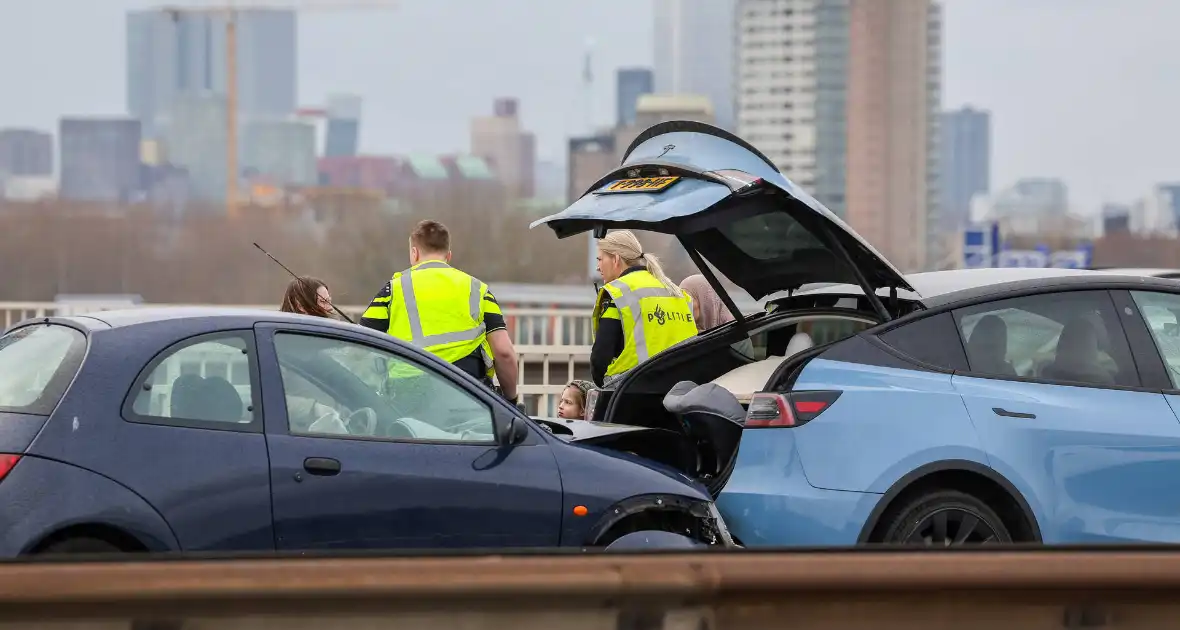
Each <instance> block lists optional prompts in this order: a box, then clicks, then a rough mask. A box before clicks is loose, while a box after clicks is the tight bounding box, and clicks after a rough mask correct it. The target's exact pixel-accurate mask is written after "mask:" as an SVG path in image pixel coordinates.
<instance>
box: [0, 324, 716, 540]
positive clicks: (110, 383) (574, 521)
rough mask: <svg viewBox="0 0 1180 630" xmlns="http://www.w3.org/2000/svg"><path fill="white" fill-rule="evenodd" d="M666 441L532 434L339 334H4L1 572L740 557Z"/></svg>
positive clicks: (219, 329) (435, 368)
mask: <svg viewBox="0 0 1180 630" xmlns="http://www.w3.org/2000/svg"><path fill="white" fill-rule="evenodd" d="M660 437H661V435H660V434H659V432H658V431H655V430H651V429H643V428H639V427H618V426H612V425H596V424H593V423H586V422H578V423H563V422H548V421H537V420H533V419H529V418H526V417H525V416H523V415H521V414H520V412H519V411H517V410H516V409H515V408H514V407H513V406H512V405H509V404H507V403H506V402H505V401H503V400H502V399H500V398H499V397H497V396H496V395H495V393H494V392H492V391H490V390H488V389H487V388H485V387H483V386H482V385H480V384H479V383H478V382H477V381H475V380H474V379H472V378H470V377H469V376H467V375H465V374H463V373H462V372H460V371H459V370H456V369H454V368H453V367H452V366H450V365H449V364H446V363H444V362H442V361H439V360H438V359H436V358H435V357H433V356H431V355H429V354H427V353H424V352H422V351H420V350H418V349H416V348H413V347H411V346H409V345H407V344H404V343H401V342H398V341H396V340H394V339H392V338H390V337H388V336H386V335H381V334H378V333H375V332H373V331H369V330H367V329H364V328H362V327H359V326H353V325H350V324H345V323H339V322H334V321H331V320H325V319H318V318H311V317H305V316H299V315H287V314H284V313H278V312H271V311H246V310H230V309H212V308H209V309H188V308H185V309H177V308H170V309H135V310H127V311H110V312H103V313H96V314H91V315H86V316H76V317H63V318H48V319H38V320H35V321H28V322H23V323H21V324H19V325H17V326H15V327H14V328H12V329H11V330H9V331H7V332H6V333H5V334H4V335H3V337H0V453H4V455H0V556H4V557H12V556H17V555H24V554H36V553H47V552H53V553H62V552H112V551H124V552H133V551H153V552H159V551H180V550H183V551H258V550H280V551H289V550H312V549H326V548H328V549H399V548H400V549H407V548H414V549H422V548H442V547H446V548H475V547H479V548H495V547H551V546H573V547H610V546H617V547H623V546H635V545H638V546H644V545H648V546H687V545H696V546H700V545H731V544H733V543H732V539H731V538H730V536H729V534H728V532H727V530H726V527H725V524H724V522H722V520H721V518H720V516H719V515H718V513H717V510H716V508H715V506H714V504H713V501H712V498H711V497H710V495H709V493H708V492H707V491H706V490H705V488H704V487H703V486H701V485H700V484H699V483H698V482H697V481H695V480H694V479H692V478H690V477H687V476H685V475H683V474H681V473H679V472H676V471H675V470H674V469H672V468H671V467H666V466H664V465H661V464H659V463H655V462H652V461H649V460H644V459H640V458H639V457H637V456H635V455H633V454H631V452H633V451H635V450H637V447H636V444H638V443H640V442H643V441H644V440H650V439H659V438H660ZM663 437H667V435H664V436H663Z"/></svg>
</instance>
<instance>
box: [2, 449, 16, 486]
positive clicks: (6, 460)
mask: <svg viewBox="0 0 1180 630" xmlns="http://www.w3.org/2000/svg"><path fill="white" fill-rule="evenodd" d="M19 461H20V455H0V480H2V479H4V478H5V477H6V476H8V473H9V472H10V471H11V470H12V468H13V466H16V463H17V462H19Z"/></svg>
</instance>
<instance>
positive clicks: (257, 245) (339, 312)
mask: <svg viewBox="0 0 1180 630" xmlns="http://www.w3.org/2000/svg"><path fill="white" fill-rule="evenodd" d="M254 247H257V248H258V251H260V252H262V253H264V254H266V257H267V258H269V259H271V260H273V261H275V264H276V265H278V266H280V267H282V268H283V271H286V272H287V273H289V274H291V277H292V278H295V279H296V280H298V279H299V275H298V274H296V273H295V272H294V271H291V270H290V269H288V268H287V265H284V264H283V263H281V262H279V259H278V258H275V257H274V256H271V255H270V252H268V251H266V250H265V249H262V246H261V245H259V244H258V243H254ZM328 304H331V305H332V310H334V311H336V314H337V315H339V316H341V317H343V318H344V320H345V321H347V322H348V323H350V324H355V323H356V322H354V321H352V318H351V317H349V316H348V315H345V314H344V311H342V310H340V309H339V308H337V306H336V305H335V304H332V302H328Z"/></svg>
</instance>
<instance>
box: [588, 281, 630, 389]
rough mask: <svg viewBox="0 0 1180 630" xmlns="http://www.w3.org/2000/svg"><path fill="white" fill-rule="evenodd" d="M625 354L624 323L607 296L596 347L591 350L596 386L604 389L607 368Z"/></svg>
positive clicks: (616, 308) (591, 373)
mask: <svg viewBox="0 0 1180 630" xmlns="http://www.w3.org/2000/svg"><path fill="white" fill-rule="evenodd" d="M622 352H623V322H622V321H621V320H620V319H619V309H618V307H616V306H615V303H614V300H612V299H611V298H610V296H607V297H606V298H605V299H604V300H603V302H602V315H601V317H600V318H599V320H598V332H597V333H596V334H595V335H594V346H593V347H591V349H590V376H591V378H593V379H594V384H595V385H598V386H599V387H602V382H603V380H604V379H606V368H607V367H609V366H610V364H611V361H614V360H615V357H617V356H619V354H621V353H622Z"/></svg>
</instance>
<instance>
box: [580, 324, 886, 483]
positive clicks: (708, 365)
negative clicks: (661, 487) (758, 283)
mask: <svg viewBox="0 0 1180 630" xmlns="http://www.w3.org/2000/svg"><path fill="white" fill-rule="evenodd" d="M747 325H748V326H750V328H749V332H748V333H746V334H743V331H742V329H741V328H740V327H739V326H738V325H737V323H736V322H732V323H730V324H726V325H725V326H724V327H722V328H718V329H715V330H713V331H710V332H709V333H708V334H706V335H705V336H703V337H699V338H698V339H697V341H695V342H692V343H688V344H685V345H684V346H681V347H677V348H673V349H671V350H668V351H666V352H665V353H664V354H662V355H661V356H659V357H657V358H655V359H651V360H649V361H648V362H647V363H644V364H642V365H641V366H639V367H637V368H636V369H635V370H634V372H633V373H632V374H631V375H629V376H628V377H626V378H625V379H624V380H623V381H622V382H621V383H620V385H619V389H618V390H617V391H615V392H614V393H613V395H612V396H611V400H610V401H608V402H605V403H603V404H605V405H606V410H605V411H606V414H605V415H604V416H603V415H600V416H599V417H598V419H600V420H605V421H607V422H613V423H616V424H629V425H634V426H643V427H651V428H655V429H661V431H659V432H656V433H653V434H645V435H649V437H643V438H639V436H637V437H636V438H628V439H631V440H635V441H638V442H640V443H638V444H633V445H632V446H634V448H627V449H622V450H629V451H631V452H634V453H635V454H637V455H640V456H643V457H648V458H650V459H653V460H656V461H660V462H662V463H665V464H668V465H671V466H673V467H675V468H678V469H680V470H681V471H683V472H684V473H686V474H689V475H692V476H694V477H696V478H698V479H700V480H701V481H702V482H703V483H705V485H706V486H708V487H709V489H710V491H713V492H714V493H716V492H719V491H720V489H721V487H722V486H723V485H724V482H725V479H726V478H727V477H728V472H729V469H730V467H731V465H732V463H733V459H734V456H735V455H736V452H737V451H736V448H737V442H738V440H737V439H731V438H730V437H725V436H719V435H714V436H713V437H705V438H704V439H700V438H702V436H701V435H696V436H691V435H690V434H692V433H694V431H693V427H692V422H687V423H686V422H685V421H684V419H683V418H680V417H677V416H676V415H674V414H673V413H671V412H669V411H668V410H667V409H665V407H664V398H665V396H667V394H668V392H669V391H670V390H672V388H673V387H674V386H675V385H676V384H677V383H680V382H682V381H691V382H693V383H696V384H698V385H703V384H705V383H716V384H718V385H719V386H721V387H722V388H724V389H727V390H729V391H730V393H731V394H733V395H734V397H735V398H737V401H738V403H740V404H741V405H742V407H743V408H744V407H745V406H746V404H747V403H748V402H749V395H750V394H752V393H754V392H757V391H761V390H762V389H763V387H764V386H765V383H766V380H767V379H769V377H770V376H771V374H773V372H774V371H775V370H776V369H777V368H778V366H779V365H780V364H781V363H783V362H784V361H786V360H787V359H788V358H790V357H791V356H793V355H795V354H797V353H799V352H803V351H805V350H807V349H808V348H811V347H815V346H821V345H827V344H830V343H834V342H836V341H839V340H840V339H844V338H846V337H849V336H851V335H854V334H856V333H857V332H859V331H861V330H864V329H866V328H870V327H872V326H874V325H876V320H875V318H874V317H873V316H872V315H869V314H858V313H853V312H837V311H831V310H828V311H818V312H817V311H802V312H800V311H795V312H789V313H778V314H773V315H762V314H759V315H754V316H751V317H750V318H749V319H748V320H747ZM747 342H748V343H747ZM735 390H737V391H735ZM727 430H730V429H727ZM731 430H732V432H736V433H737V434H738V436H737V437H740V432H741V427H740V425H738V424H733V425H732V427H731ZM665 432H666V433H665ZM710 432H712V433H714V434H715V433H717V429H716V428H713V429H711V431H710ZM673 435H675V436H678V439H676V438H673V437H672V436H673ZM719 443H724V445H725V446H723V447H722V449H723V451H722V452H718V448H717V446H718V444H719ZM611 448H619V446H616V445H615V444H612V445H611ZM656 450H659V451H660V452H658V453H657V452H654V451H656Z"/></svg>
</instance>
